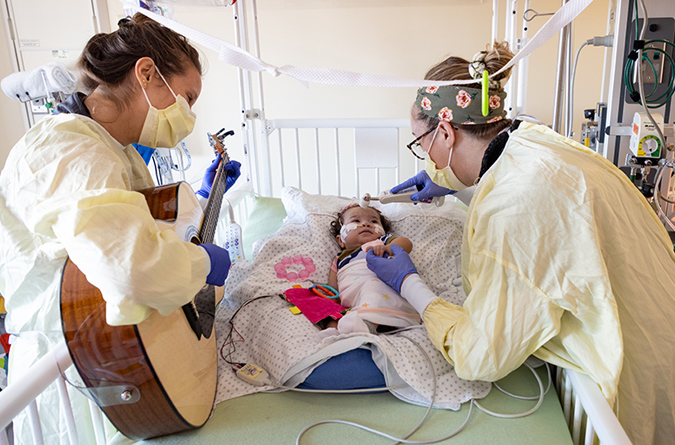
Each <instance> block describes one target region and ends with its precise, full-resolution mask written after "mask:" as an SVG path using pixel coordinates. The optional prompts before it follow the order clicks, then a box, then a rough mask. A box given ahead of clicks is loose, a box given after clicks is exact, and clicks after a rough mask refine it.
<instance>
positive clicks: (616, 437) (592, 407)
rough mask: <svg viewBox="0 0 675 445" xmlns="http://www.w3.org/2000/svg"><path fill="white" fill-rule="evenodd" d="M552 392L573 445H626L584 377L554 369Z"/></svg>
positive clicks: (594, 387)
mask: <svg viewBox="0 0 675 445" xmlns="http://www.w3.org/2000/svg"><path fill="white" fill-rule="evenodd" d="M555 387H556V390H557V392H558V398H559V399H560V404H561V405H562V408H563V413H564V415H565V422H566V423H567V426H568V427H569V429H570V435H571V436H572V442H573V443H574V445H581V444H583V445H594V444H596V443H598V442H599V443H601V444H608V445H630V444H631V441H630V439H629V438H628V436H627V435H626V432H625V431H624V429H623V427H622V426H621V424H620V423H619V419H617V417H616V415H615V414H614V412H613V411H612V409H611V407H610V406H609V404H608V403H607V400H606V399H605V397H604V396H603V395H602V391H600V388H599V387H598V385H597V384H596V383H595V382H593V381H592V380H591V379H590V378H589V377H588V376H587V375H584V374H579V373H578V372H575V371H572V370H570V369H564V368H557V372H556V384H555Z"/></svg>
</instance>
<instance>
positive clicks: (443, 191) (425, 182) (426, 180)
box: [390, 170, 457, 201]
mask: <svg viewBox="0 0 675 445" xmlns="http://www.w3.org/2000/svg"><path fill="white" fill-rule="evenodd" d="M418 185H422V186H424V188H423V189H422V190H420V191H419V192H417V193H414V194H413V195H412V196H411V197H410V199H411V200H412V201H424V200H431V199H432V198H435V197H437V196H445V195H453V194H455V193H457V191H455V190H450V189H448V188H445V187H441V186H440V185H437V184H435V183H434V181H432V180H431V178H430V177H429V175H428V174H427V172H426V171H425V170H422V171H420V172H419V173H418V174H416V175H415V176H413V177H412V178H410V179H408V180H407V181H405V182H403V183H401V184H399V185H397V186H395V187H392V189H391V190H390V191H391V192H392V193H398V192H400V191H401V190H405V189H407V188H409V187H412V186H418Z"/></svg>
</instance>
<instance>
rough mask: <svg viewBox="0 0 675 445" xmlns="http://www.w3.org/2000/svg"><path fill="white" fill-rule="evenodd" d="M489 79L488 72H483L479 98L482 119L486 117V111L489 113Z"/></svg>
mask: <svg viewBox="0 0 675 445" xmlns="http://www.w3.org/2000/svg"><path fill="white" fill-rule="evenodd" d="M488 80H489V77H488V72H487V70H485V71H483V82H482V86H483V88H482V90H483V91H482V97H481V99H482V100H481V104H482V107H483V108H482V112H483V117H485V116H487V115H488V111H490V98H489V96H490V85H489V82H488Z"/></svg>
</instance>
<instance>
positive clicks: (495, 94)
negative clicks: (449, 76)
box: [415, 85, 506, 125]
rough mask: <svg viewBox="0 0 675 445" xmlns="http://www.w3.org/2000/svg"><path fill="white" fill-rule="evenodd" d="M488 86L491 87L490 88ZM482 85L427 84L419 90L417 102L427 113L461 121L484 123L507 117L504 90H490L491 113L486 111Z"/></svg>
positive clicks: (456, 122) (434, 116) (489, 103)
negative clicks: (472, 86) (479, 86)
mask: <svg viewBox="0 0 675 445" xmlns="http://www.w3.org/2000/svg"><path fill="white" fill-rule="evenodd" d="M486 90H487V88H486ZM481 91H482V90H481V88H471V87H467V86H465V85H445V86H440V87H423V88H420V89H419V90H417V100H416V101H415V104H416V105H417V106H419V107H420V109H421V110H422V112H423V113H424V114H426V115H427V116H430V117H433V118H436V119H440V120H442V121H446V122H452V123H455V124H458V125H483V124H490V123H492V122H497V121H499V120H502V119H504V117H506V111H504V99H506V93H505V92H504V91H491V92H489V93H488V105H489V108H488V110H487V115H485V116H484V115H483V111H482V109H483V104H482V101H481Z"/></svg>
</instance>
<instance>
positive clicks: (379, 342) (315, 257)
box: [216, 187, 490, 410]
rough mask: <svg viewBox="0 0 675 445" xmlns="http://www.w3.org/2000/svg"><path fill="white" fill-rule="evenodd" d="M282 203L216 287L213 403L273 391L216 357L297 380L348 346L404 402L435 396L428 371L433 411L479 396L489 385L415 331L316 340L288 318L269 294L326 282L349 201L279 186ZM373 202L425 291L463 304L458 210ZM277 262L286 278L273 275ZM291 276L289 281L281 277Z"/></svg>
mask: <svg viewBox="0 0 675 445" xmlns="http://www.w3.org/2000/svg"><path fill="white" fill-rule="evenodd" d="M281 199H282V202H283V205H284V209H285V211H286V213H287V216H286V218H285V220H284V223H283V225H282V227H281V228H280V229H279V230H278V231H277V232H275V233H274V234H273V235H270V236H267V237H264V238H262V239H260V240H258V241H257V242H256V243H254V246H253V256H252V259H251V261H244V262H239V263H236V264H235V265H234V266H233V268H232V269H231V271H230V275H229V277H228V280H227V283H226V286H225V299H224V300H223V302H222V303H221V305H220V307H219V310H218V313H217V316H216V332H217V336H218V337H217V338H218V345H219V347H221V350H220V360H219V376H218V377H219V385H218V394H217V396H216V403H221V402H223V401H225V400H228V399H231V398H235V397H239V396H242V395H246V394H251V393H254V392H259V391H269V390H271V389H273V388H270V387H256V386H252V385H249V384H247V383H244V382H242V381H241V380H239V379H238V378H237V377H236V376H235V374H234V371H233V370H232V367H231V366H229V365H228V364H227V362H226V361H225V359H227V360H229V361H231V362H237V363H251V362H253V363H255V364H257V365H259V366H261V367H263V368H264V369H265V370H266V371H267V372H269V373H270V375H271V377H272V379H273V380H274V381H278V382H280V383H282V384H284V385H285V386H296V385H298V384H300V383H301V382H302V381H303V380H304V379H305V378H306V377H307V376H308V375H309V374H310V373H311V372H312V371H313V370H314V369H315V368H316V367H317V366H319V365H321V364H322V363H324V362H325V361H326V360H328V359H329V358H331V357H334V356H336V355H339V354H341V353H344V352H346V351H350V350H354V349H356V348H364V349H367V350H369V351H371V353H372V357H373V360H374V362H375V363H376V365H377V366H378V368H379V369H380V370H381V371H382V373H383V374H384V377H385V380H386V381H387V384H389V385H391V386H401V388H399V389H395V390H392V393H393V394H394V395H395V396H396V397H398V398H400V399H402V400H404V401H406V402H409V403H413V404H420V405H428V404H429V400H430V399H431V395H432V393H433V392H434V389H433V375H434V374H435V375H436V378H437V388H438V389H437V391H436V401H435V406H436V407H439V408H446V409H454V410H457V409H459V408H460V405H461V403H463V402H466V401H467V400H470V399H472V398H477V399H480V398H482V397H485V396H486V395H487V394H488V392H489V391H490V384H489V383H486V382H480V381H474V382H470V381H465V380H462V379H459V378H458V377H457V376H456V374H455V373H454V370H453V368H452V366H450V365H449V364H448V363H447V362H446V361H445V359H444V358H443V357H442V356H441V354H440V353H439V352H438V351H437V350H436V349H435V348H434V346H433V345H432V344H431V342H430V341H429V339H428V337H427V335H426V331H425V329H424V328H417V329H412V330H409V331H405V332H401V333H397V334H394V335H389V336H384V335H371V334H348V335H337V336H333V337H328V338H325V339H320V338H319V337H318V336H317V333H318V332H319V330H318V328H317V327H315V326H314V325H313V324H311V323H310V322H309V321H308V320H307V319H306V318H305V317H304V316H302V315H293V314H292V313H291V312H290V310H289V307H290V305H289V304H288V303H287V302H286V301H285V300H283V299H282V298H281V297H279V296H278V294H281V293H282V292H284V291H285V290H286V289H288V288H289V287H291V286H292V285H298V284H299V285H301V286H303V287H309V286H311V285H312V284H314V283H326V281H327V279H328V272H329V268H330V264H331V262H332V260H333V258H334V256H335V255H336V254H337V252H338V251H339V246H338V245H337V244H336V243H335V241H334V239H333V238H332V236H331V235H330V233H329V229H328V228H329V224H330V221H332V219H333V218H334V216H335V214H336V213H337V212H338V211H339V210H340V209H341V208H343V207H344V206H345V205H346V204H348V203H349V202H350V200H349V199H345V198H340V197H335V196H322V195H311V194H308V193H305V192H302V191H300V190H298V189H295V188H292V187H288V188H285V189H284V190H283V192H282V198H281ZM376 207H378V208H379V209H380V210H381V211H382V212H383V214H384V215H385V216H387V217H388V218H389V220H390V221H391V225H392V232H393V233H395V234H397V235H402V236H406V237H408V238H410V239H411V241H412V242H413V244H414V247H413V251H412V253H411V257H412V259H413V261H414V262H415V264H416V265H417V267H418V269H419V271H420V275H421V276H422V278H423V279H424V280H425V281H426V282H427V283H428V284H429V286H430V287H431V289H432V290H433V291H434V292H435V293H436V294H437V295H439V296H441V297H442V298H444V299H446V300H448V301H450V302H452V303H455V304H462V302H463V301H464V299H465V298H466V297H465V295H464V293H463V291H462V288H461V280H460V279H459V271H460V249H461V240H462V228H463V221H464V218H465V211H464V210H463V209H462V208H461V207H460V206H457V205H455V204H453V203H452V202H449V203H446V204H445V205H443V206H441V207H436V206H435V205H429V204H423V205H412V204H398V203H394V204H387V205H381V206H376ZM284 259H287V260H286V263H288V262H289V260H290V264H285V262H284ZM293 260H297V261H293ZM310 260H311V263H310ZM284 264H285V267H284V272H285V273H286V277H285V278H284V274H280V275H278V274H277V272H278V270H279V267H281V266H280V265H284ZM308 265H311V266H314V267H308ZM275 267H276V268H277V269H275ZM303 271H304V275H303ZM292 274H295V275H292ZM295 276H298V279H297V280H294V281H290V280H289V278H295ZM300 276H307V278H306V279H300V278H299V277H300ZM245 303H246V304H245ZM244 304H245V305H244ZM242 305H243V306H242ZM235 313H236V315H235V318H234V321H233V324H234V326H235V330H234V331H232V332H233V334H232V337H229V338H228V334H229V333H230V324H229V322H228V321H229V320H230V319H231V317H232V316H233V315H234V314H235ZM427 357H428V358H427ZM429 362H431V363H430V364H429ZM430 365H431V366H430ZM432 368H433V372H432Z"/></svg>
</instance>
